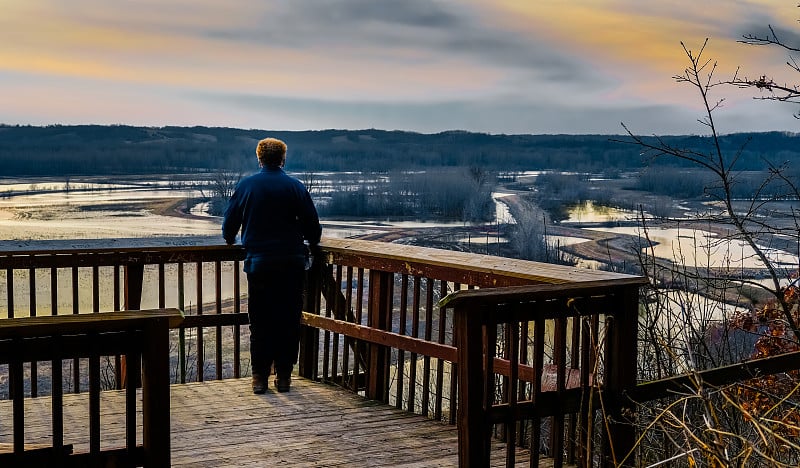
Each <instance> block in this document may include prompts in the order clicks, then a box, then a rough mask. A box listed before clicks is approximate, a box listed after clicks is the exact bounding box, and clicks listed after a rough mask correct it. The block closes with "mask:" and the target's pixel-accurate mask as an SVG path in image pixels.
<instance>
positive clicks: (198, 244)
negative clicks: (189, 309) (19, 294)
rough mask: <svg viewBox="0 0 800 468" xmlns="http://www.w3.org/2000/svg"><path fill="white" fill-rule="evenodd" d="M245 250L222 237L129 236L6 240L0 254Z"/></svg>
mask: <svg viewBox="0 0 800 468" xmlns="http://www.w3.org/2000/svg"><path fill="white" fill-rule="evenodd" d="M220 249H228V250H231V251H240V250H242V246H241V245H226V244H225V243H224V242H223V241H222V237H221V236H220V237H217V236H190V237H189V236H187V237H145V238H127V239H47V240H3V241H0V255H37V254H48V255H52V254H75V253H98V254H105V253H117V252H166V251H174V250H196V251H203V250H220Z"/></svg>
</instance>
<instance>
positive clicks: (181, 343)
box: [178, 262, 186, 384]
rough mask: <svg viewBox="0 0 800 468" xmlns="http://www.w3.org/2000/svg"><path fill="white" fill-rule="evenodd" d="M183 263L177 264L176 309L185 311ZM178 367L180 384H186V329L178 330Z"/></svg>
mask: <svg viewBox="0 0 800 468" xmlns="http://www.w3.org/2000/svg"><path fill="white" fill-rule="evenodd" d="M183 265H184V264H183V262H178V308H179V309H180V310H181V311H184V312H185V311H186V295H185V294H186V287H185V285H184V274H183V269H184V267H183ZM178 367H180V374H181V375H180V382H181V383H182V384H183V383H186V329H185V328H184V327H180V328H179V329H178Z"/></svg>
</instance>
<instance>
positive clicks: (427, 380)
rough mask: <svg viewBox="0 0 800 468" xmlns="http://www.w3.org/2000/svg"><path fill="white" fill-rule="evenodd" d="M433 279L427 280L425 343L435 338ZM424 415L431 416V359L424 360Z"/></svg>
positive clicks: (424, 357)
mask: <svg viewBox="0 0 800 468" xmlns="http://www.w3.org/2000/svg"><path fill="white" fill-rule="evenodd" d="M433 286H434V282H433V278H425V341H431V339H432V338H433ZM422 368H423V370H422V414H424V415H425V416H428V415H429V414H430V408H429V406H430V405H429V403H430V385H431V358H430V356H428V355H425V356H423V358H422Z"/></svg>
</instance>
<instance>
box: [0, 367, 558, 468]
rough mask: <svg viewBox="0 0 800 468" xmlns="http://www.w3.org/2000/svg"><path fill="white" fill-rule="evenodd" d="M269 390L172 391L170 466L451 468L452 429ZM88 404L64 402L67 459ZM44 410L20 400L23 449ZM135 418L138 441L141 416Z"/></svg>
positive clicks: (347, 399)
mask: <svg viewBox="0 0 800 468" xmlns="http://www.w3.org/2000/svg"><path fill="white" fill-rule="evenodd" d="M270 384H271V382H270ZM270 390H271V391H270V392H267V393H266V394H264V395H254V394H253V393H252V391H251V389H250V379H249V378H240V379H225V380H215V381H210V382H195V383H187V384H175V385H171V386H170V399H171V403H170V406H171V408H170V409H171V411H170V413H171V424H170V426H171V430H170V433H171V454H172V456H171V458H172V466H187V467H188V466H191V467H226V466H230V467H234V466H235V467H264V466H297V467H300V466H302V467H313V466H320V467H322V466H325V467H329V466H348V467H349V466H399V467H435V466H442V467H446V466H458V433H457V429H456V427H455V426H452V425H448V424H444V423H441V422H437V421H434V420H430V419H427V418H425V417H424V416H420V415H415V414H411V413H408V412H406V411H402V410H398V409H396V408H394V407H392V406H388V405H385V404H382V403H379V402H375V401H371V400H367V399H365V398H363V397H361V396H359V395H356V394H354V393H352V392H349V391H347V390H344V389H341V388H339V387H336V386H333V385H328V384H323V383H317V382H313V381H310V380H307V379H304V378H299V377H296V376H295V377H293V380H292V390H291V392H289V393H277V392H275V391H274V390H273V389H272V386H271V385H270ZM88 396H89V395H88V394H87V393H81V394H66V395H64V429H65V430H64V432H65V435H64V443H65V444H72V447H73V450H74V451H75V452H88V451H89V421H88V411H87V409H88ZM100 401H101V403H100V407H101V416H100V418H101V423H102V431H101V447H102V448H103V449H104V450H105V449H107V448H115V447H114V446H113V445H112V444H118V443H119V441H121V440H124V434H125V393H124V391H104V392H101V397H100ZM50 405H51V400H50V398H49V397H39V398H33V399H27V400H26V402H25V425H26V431H25V438H26V445H35V444H42V445H43V446H46V445H49V444H50V437H51V434H50V427H51V426H50V413H51V412H50ZM10 413H11V401H0V415H6V416H7V415H9V414H10ZM138 419H139V428H138V429H139V437H141V411H140V414H139V417H138ZM8 422H9V419H8V418H0V451H2V450H3V449H2V447H3V446H8V444H10V442H11V433H10V427H9V426H10V424H8ZM492 448H493V454H492V466H503V465H504V463H505V461H504V460H505V459H504V453H505V445H504V444H502V443H496V444H494V445H493V447H492ZM524 458H525V457H518V458H517V459H518V460H522V459H524ZM517 465H518V466H523V465H524V466H528V463H527V461H525V462H524V463H522V462H519V463H517ZM540 466H551V464H549V463H547V462H545V464H543V465H540Z"/></svg>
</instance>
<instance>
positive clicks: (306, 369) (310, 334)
mask: <svg viewBox="0 0 800 468" xmlns="http://www.w3.org/2000/svg"><path fill="white" fill-rule="evenodd" d="M324 271H325V270H324V268H322V260H321V259H320V260H315V261H314V264H313V265H312V266H311V268H310V269H309V270H308V271H307V272H306V282H305V291H304V295H303V311H305V312H308V313H310V314H317V315H318V314H319V309H320V294H321V289H322V275H323V274H324ZM318 362H319V329H318V328H315V327H309V326H306V325H301V326H300V357H299V358H298V364H297V372H298V373H299V374H300V376H301V377H305V378H307V379H311V380H316V379H317V377H318V375H317V363H318Z"/></svg>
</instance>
